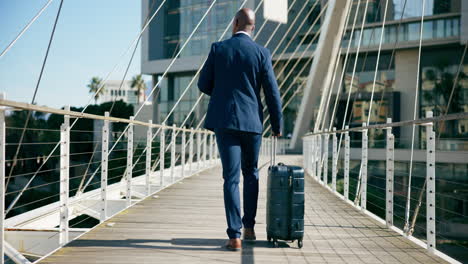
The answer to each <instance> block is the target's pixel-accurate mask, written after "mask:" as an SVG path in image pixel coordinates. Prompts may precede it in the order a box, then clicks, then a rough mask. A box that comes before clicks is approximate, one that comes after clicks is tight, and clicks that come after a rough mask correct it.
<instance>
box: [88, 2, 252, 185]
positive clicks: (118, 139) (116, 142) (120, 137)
mask: <svg viewBox="0 0 468 264" xmlns="http://www.w3.org/2000/svg"><path fill="white" fill-rule="evenodd" d="M246 1H247V0H245V1H244V3H243V4H245V2H246ZM216 2H217V0H214V1H213V2H212V3H211V4H210V6H209V7H208V9H207V10H206V11H205V13H204V14H203V16H202V17H201V19H200V21H199V22H198V23H197V25H196V26H195V28H194V29H193V30H192V32H191V33H190V35H189V36H188V37H187V39H186V41H185V43H184V44H183V45H182V46H181V48H180V49H179V51H178V52H177V54H176V55H175V56H174V57H173V58H172V60H171V62H170V63H169V65H168V67H167V68H166V70H165V71H164V73H163V74H162V78H160V80H159V81H158V82H157V83H156V84H155V85H154V86H153V88H152V89H151V91H150V93H149V95H148V98H147V99H146V100H145V102H146V101H148V100H149V98H150V97H151V96H152V95H153V94H154V91H155V90H156V88H157V87H159V85H160V84H161V82H162V80H163V78H164V77H165V76H166V75H167V73H168V72H169V70H170V68H171V67H172V66H173V65H174V63H175V61H176V60H177V58H178V57H179V56H180V54H181V53H182V51H183V50H184V49H185V47H186V46H187V45H188V43H189V42H190V40H191V39H192V37H193V36H194V34H195V33H196V32H197V30H198V28H199V27H200V25H201V23H202V22H203V21H204V20H205V18H206V17H207V15H208V14H209V13H210V11H211V10H212V8H213V7H214V5H215V3H216ZM145 102H143V104H142V105H141V106H140V107H139V108H138V110H137V111H136V112H135V113H134V117H137V116H138V114H139V113H140V112H141V110H142V109H143V107H144V106H145V104H144V103H145ZM128 128H129V126H128V125H127V126H126V127H125V129H124V130H123V132H122V133H121V134H120V136H119V137H118V138H117V140H116V141H115V142H114V144H113V145H112V147H111V148H110V150H109V154H110V153H111V152H112V151H113V150H114V149H115V147H116V146H117V144H118V142H120V140H121V139H122V137H123V135H124V134H125V133H126V132H127V130H128ZM157 133H158V132H156V133H155V135H156V134H157ZM145 149H146V148H145ZM145 153H146V152H145ZM99 169H100V166H99V167H98V168H97V169H96V170H95V172H94V173H93V176H92V177H90V178H89V180H88V183H89V182H90V181H91V180H92V178H93V177H94V175H95V174H96V172H97V171H98V170H99ZM87 186H88V184H86V185H85V186H84V188H83V190H84V189H86V187H87Z"/></svg>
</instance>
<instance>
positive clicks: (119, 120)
mask: <svg viewBox="0 0 468 264" xmlns="http://www.w3.org/2000/svg"><path fill="white" fill-rule="evenodd" d="M0 106H6V107H12V108H15V109H22V110H31V111H37V112H43V113H49V114H58V115H68V116H70V117H75V118H87V119H94V120H107V121H111V122H115V123H126V124H134V125H141V126H146V127H154V128H164V129H171V130H177V131H185V132H190V131H191V130H190V129H187V128H180V127H175V128H174V127H173V126H167V125H161V124H153V123H148V122H143V121H138V120H131V119H126V118H119V117H111V116H109V117H106V116H101V115H95V114H87V113H82V112H77V111H68V110H63V109H57V108H52V107H47V106H39V105H34V104H28V103H21V102H16V101H11V100H3V99H0ZM204 132H205V133H208V134H213V132H212V131H209V130H206V131H204Z"/></svg>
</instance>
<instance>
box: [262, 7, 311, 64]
mask: <svg viewBox="0 0 468 264" xmlns="http://www.w3.org/2000/svg"><path fill="white" fill-rule="evenodd" d="M317 4H318V1H316V2H315V3H314V4H313V5H312V7H311V8H310V10H309V12H308V13H307V14H306V15H305V17H309V16H310V15H311V14H312V12H313V11H314V10H315V7H316V5H317ZM306 7H307V4H304V5H303V6H302V8H301V10H299V12H298V13H297V15H296V17H295V18H294V20H293V21H292V22H291V25H290V26H289V28H288V29H287V30H286V32H285V33H284V35H283V37H282V38H281V40H280V41H279V42H278V45H276V47H275V49H274V50H273V52H272V54H276V52H277V51H278V49H279V48H280V47H281V45H282V44H283V41H284V40H285V39H286V37H287V36H289V32H290V31H291V30H292V29H293V26H294V25H295V24H296V22H297V20H298V19H299V18H300V17H301V15H302V12H304V10H305V8H306ZM305 22H306V19H304V20H303V21H302V22H301V24H300V25H299V26H298V30H296V32H295V33H294V35H293V36H292V37H291V38H290V39H289V41H288V43H287V44H286V46H285V47H284V49H283V52H281V55H280V57H282V56H283V54H284V53H285V52H286V50H287V49H288V48H289V46H290V45H291V43H292V42H293V40H294V39H295V38H296V36H297V34H299V31H300V29H301V28H302V25H304V23H305ZM264 24H265V23H264ZM278 61H279V60H278ZM275 66H276V65H274V67H275Z"/></svg>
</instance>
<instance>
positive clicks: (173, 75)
mask: <svg viewBox="0 0 468 264" xmlns="http://www.w3.org/2000/svg"><path fill="white" fill-rule="evenodd" d="M260 1H261V0H249V1H247V3H246V4H245V6H246V7H249V8H252V9H254V8H255V7H256V6H257V5H258V4H259V3H260ZM242 2H243V1H241V0H217V1H216V3H215V4H214V6H213V8H212V10H211V11H210V12H208V13H207V15H206V17H205V19H204V20H203V21H202V22H201V23H200V25H199V28H198V29H197V30H196V31H195V33H194V34H193V36H192V38H191V40H190V41H189V42H188V43H187V45H185V43H186V41H187V39H188V37H189V36H190V34H191V33H192V31H193V30H194V29H195V28H196V26H197V25H198V24H199V22H200V20H201V19H202V17H203V16H204V15H205V13H206V12H207V10H208V8H209V6H210V5H211V4H212V3H213V2H212V1H211V0H170V1H167V2H166V4H165V5H164V6H163V9H162V10H161V12H160V13H159V14H158V15H157V16H156V17H155V19H154V21H153V22H152V23H151V24H150V26H149V29H148V33H147V34H145V35H144V36H143V49H142V71H143V72H144V73H145V74H151V75H152V76H153V82H154V83H157V82H159V81H160V85H159V87H158V90H159V92H158V93H156V94H157V96H155V97H154V98H153V102H154V103H153V105H154V114H153V119H154V120H155V121H159V122H161V121H163V120H164V119H166V118H167V120H168V121H167V123H168V124H172V123H176V124H182V123H183V122H184V121H185V120H187V121H186V124H187V125H188V126H189V127H190V126H196V125H197V124H198V123H199V121H200V120H201V119H202V118H203V115H204V113H205V112H206V109H207V105H208V97H206V96H205V97H203V99H202V101H201V103H200V104H199V106H198V107H196V109H195V111H194V113H193V114H190V115H189V113H190V112H191V110H192V107H193V105H194V104H195V103H196V101H197V99H198V98H199V96H200V92H199V91H198V88H197V85H196V83H197V80H198V79H197V78H196V77H195V78H194V76H195V74H196V72H197V70H198V68H199V67H200V65H201V64H202V62H203V60H204V58H205V57H206V55H207V54H208V52H209V49H210V46H211V43H213V42H215V41H218V40H220V39H226V38H229V37H230V36H231V34H232V31H231V27H230V26H229V27H228V25H229V23H230V22H231V19H232V17H233V16H234V14H235V13H236V12H237V10H238V9H239V7H240V5H241V3H242ZM322 2H323V1H321V0H295V1H294V0H290V1H289V7H290V10H289V21H288V24H284V25H278V23H276V22H271V21H267V22H265V20H264V19H263V16H262V14H263V9H262V8H263V7H262V5H260V9H259V10H258V12H257V21H256V26H257V27H256V31H255V32H254V34H255V36H254V37H255V38H256V41H257V42H258V43H259V44H261V45H264V46H266V47H267V48H268V49H269V50H270V52H271V53H272V56H273V60H274V64H275V71H276V73H277V75H278V84H279V85H281V91H282V92H281V93H282V96H283V99H284V101H291V102H290V103H289V104H288V107H287V108H286V109H285V117H286V118H285V127H286V129H285V134H289V133H291V132H292V130H293V128H294V120H295V118H296V114H297V109H298V108H299V104H300V98H301V94H302V89H303V86H302V85H301V84H303V83H304V81H305V79H306V78H307V75H308V72H309V68H310V65H311V59H310V57H311V54H312V53H311V52H312V51H313V50H314V49H315V47H316V44H317V42H318V35H317V31H318V29H319V28H320V25H321V21H322V19H317V17H318V15H319V13H320V12H321V5H322ZM160 4H161V0H143V16H144V17H145V18H146V17H148V16H150V15H151V14H152V12H154V10H156V9H157V8H158V6H159V5H160ZM143 21H144V20H143ZM293 21H294V23H292V22H293ZM264 23H265V25H264V26H263V29H261V28H262V25H263V24H264ZM227 27H228V29H227V30H226V28H227ZM260 29H261V31H260ZM225 30H226V34H225V36H222V35H223V33H224V32H225ZM184 45H185V47H184ZM304 51H305V54H303V52H304ZM179 53H180V54H179ZM177 54H179V56H178V58H177V59H176V61H175V63H174V64H173V66H172V67H171V68H170V70H169V72H168V73H167V74H166V75H165V77H164V78H162V79H161V76H162V74H163V73H164V72H165V70H166V67H167V66H169V64H170V62H171V59H172V58H173V57H175V56H176V55H177ZM298 74H299V75H301V76H300V77H299V78H296V75H298ZM192 79H193V80H192ZM188 86H190V88H189V91H188V92H187V93H186V94H185V95H183V96H182V93H183V91H184V90H185V89H186V87H188ZM178 100H180V103H178V106H177V107H176V108H175V110H174V111H173V113H172V114H171V115H169V116H168V114H169V113H170V112H171V110H172V108H173V107H174V105H175V104H176V102H177V101H178ZM265 116H267V113H265ZM268 124H269V123H268V122H267V125H266V127H267V126H268Z"/></svg>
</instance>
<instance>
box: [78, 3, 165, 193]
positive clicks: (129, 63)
mask: <svg viewBox="0 0 468 264" xmlns="http://www.w3.org/2000/svg"><path fill="white" fill-rule="evenodd" d="M155 4H156V1H154V2H153V4H152V5H151V7H150V8H149V10H150V12H149V13H148V15H147V16H146V19H145V24H147V23H148V21H149V20H150V19H151V17H154V14H153V16H152V15H151V14H152V13H153V8H154V6H155ZM163 4H164V3H161V4H160V5H159V8H161V7H162V5H163ZM159 8H158V9H157V10H156V12H155V13H157V12H158V11H159ZM141 37H142V35H139V37H138V39H137V41H136V43H135V45H134V48H133V52H132V55H131V56H130V59H129V62H128V63H127V67H126V69H125V71H124V74H123V76H122V78H121V81H120V84H119V88H118V89H117V90H118V91H120V90H122V87H123V84H124V82H125V78H126V77H127V74H128V71H129V69H130V66H131V65H132V62H133V58H134V57H135V53H136V51H137V49H138V45H139V43H140V40H141ZM103 87H104V86H103ZM98 90H99V89H98ZM115 102H116V101H115V100H114V101H112V105H111V107H110V110H109V115H110V114H112V110H114V106H115ZM98 146H99V145H98V144H96V146H95V148H94V150H93V153H92V154H91V157H90V158H89V162H88V166H87V167H86V170H85V173H84V174H85V175H87V174H88V171H89V169H90V167H91V163H92V161H93V159H94V154H95V153H96V150H97V147H98ZM85 180H86V177H83V179H81V182H80V185H79V187H78V191H77V192H76V194H75V195H81V193H82V192H83V184H84V183H85ZM88 184H89V183H88Z"/></svg>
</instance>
